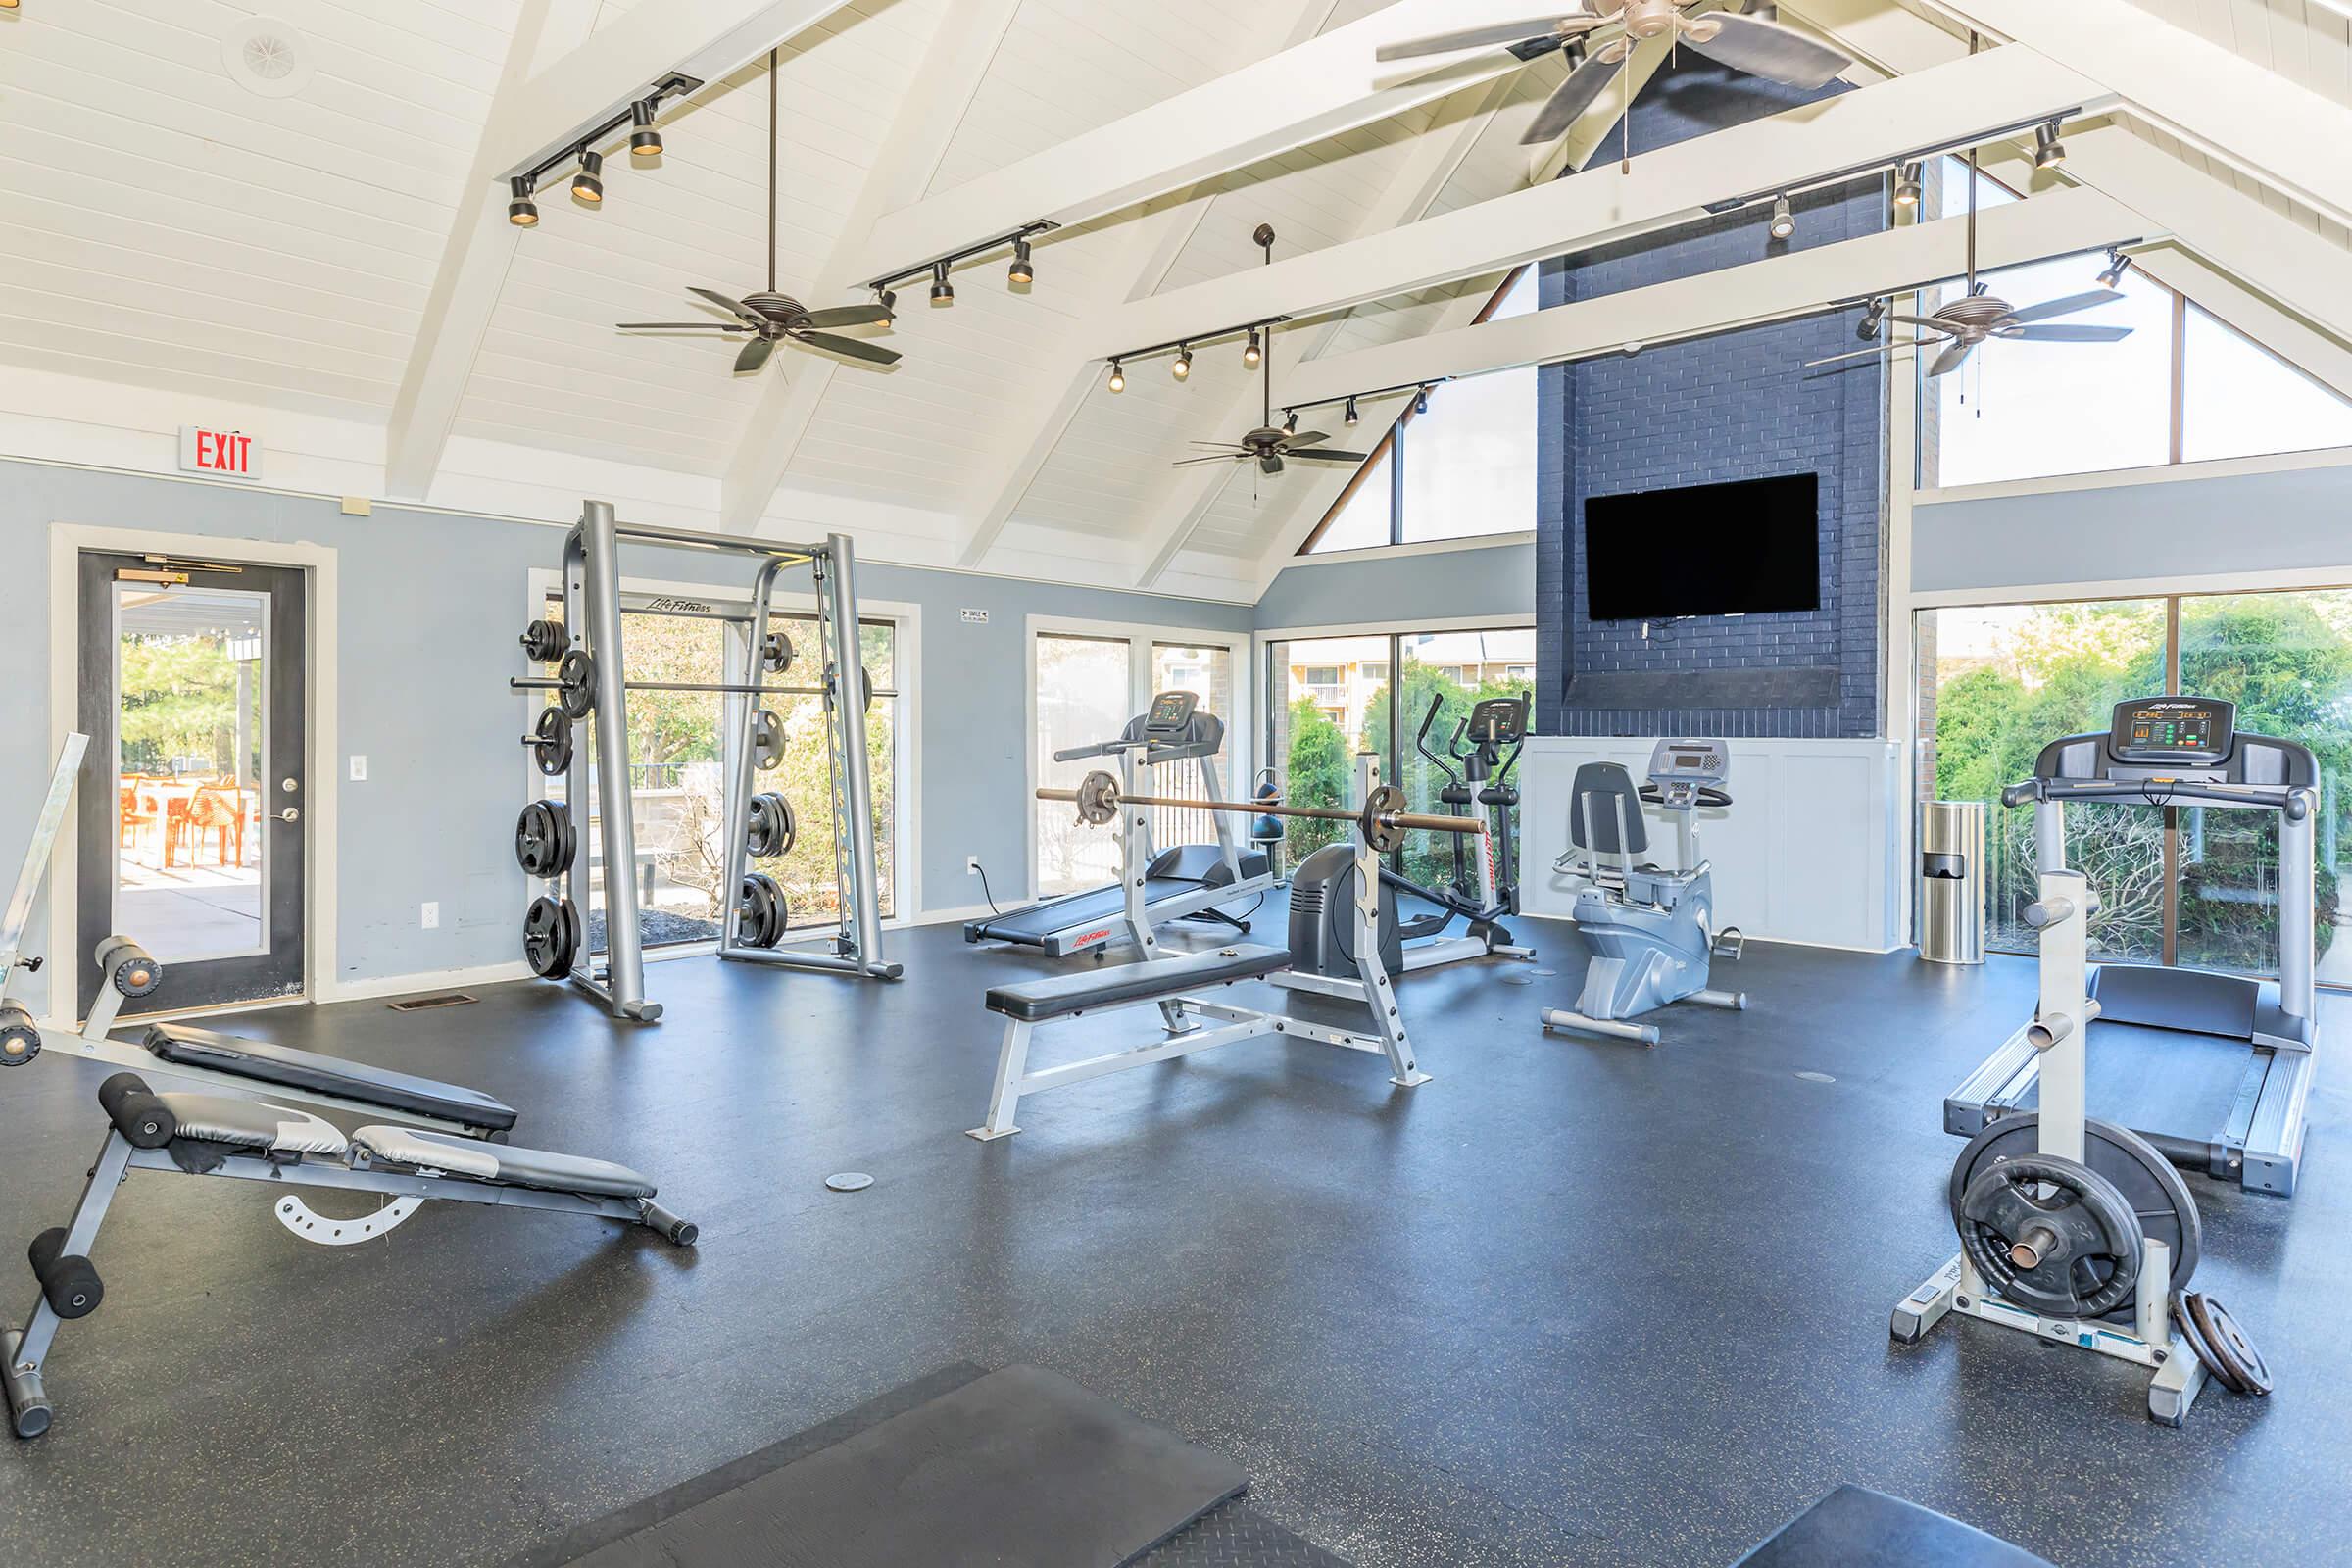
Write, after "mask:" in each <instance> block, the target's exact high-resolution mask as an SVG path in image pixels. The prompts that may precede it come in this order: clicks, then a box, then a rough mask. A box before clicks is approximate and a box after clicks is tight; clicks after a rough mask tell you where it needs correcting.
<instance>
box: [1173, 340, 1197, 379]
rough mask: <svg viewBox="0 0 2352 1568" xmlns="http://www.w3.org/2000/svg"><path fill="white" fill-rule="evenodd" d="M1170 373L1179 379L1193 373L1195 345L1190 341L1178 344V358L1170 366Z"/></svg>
mask: <svg viewBox="0 0 2352 1568" xmlns="http://www.w3.org/2000/svg"><path fill="white" fill-rule="evenodd" d="M1168 373H1169V374H1170V375H1172V376H1174V377H1175V378H1176V379H1177V380H1179V381H1181V380H1184V379H1185V378H1186V377H1188V376H1190V375H1191V374H1192V373H1193V346H1192V345H1191V344H1190V343H1179V344H1177V345H1176V360H1175V363H1174V364H1172V365H1170V366H1169V367H1168Z"/></svg>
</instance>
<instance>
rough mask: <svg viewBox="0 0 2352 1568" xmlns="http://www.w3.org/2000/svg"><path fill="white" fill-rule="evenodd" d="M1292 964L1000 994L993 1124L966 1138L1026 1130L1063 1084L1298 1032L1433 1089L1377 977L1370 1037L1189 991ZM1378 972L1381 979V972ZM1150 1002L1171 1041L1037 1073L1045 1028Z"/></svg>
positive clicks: (1132, 970)
mask: <svg viewBox="0 0 2352 1568" xmlns="http://www.w3.org/2000/svg"><path fill="white" fill-rule="evenodd" d="M1290 964H1291V955H1290V953H1289V951H1288V950H1287V949H1283V948H1269V947H1262V946H1255V945H1250V946H1237V947H1230V948H1219V949H1215V950H1213V951H1209V952H1203V953H1192V954H1186V955H1184V956H1180V957H1173V958H1152V959H1149V960H1147V961H1145V962H1143V963H1126V964H1120V965H1118V966H1117V967H1116V968H1107V969H1097V970H1094V971H1092V972H1090V973H1085V974H1070V975H1056V976H1054V978H1052V979H1048V980H1029V981H1023V982H1021V983H1018V984H1015V985H1005V986H995V987H992V988H991V989H990V990H989V993H988V997H987V1005H988V1010H989V1011H991V1012H995V1013H1001V1014H1003V1015H1004V1018H1005V1044H1004V1047H1003V1049H1002V1050H1000V1051H999V1052H998V1054H997V1076H996V1084H995V1087H994V1088H993V1089H992V1090H991V1092H990V1095H989V1101H988V1119H987V1120H986V1121H985V1122H983V1123H981V1124H980V1125H979V1126H977V1127H974V1128H970V1129H968V1131H967V1132H966V1134H965V1136H967V1137H970V1138H977V1139H979V1140H980V1141H981V1142H983V1143H986V1142H988V1141H990V1140H992V1139H997V1138H1007V1137H1010V1136H1011V1135H1012V1134H1014V1133H1017V1132H1019V1131H1020V1130H1021V1129H1020V1128H1019V1127H1018V1126H1016V1125H1014V1122H1013V1115H1014V1112H1015V1111H1016V1110H1017V1109H1018V1108H1019V1105H1020V1102H1021V1096H1023V1095H1027V1094H1035V1093H1037V1092H1038V1091H1039V1090H1041V1089H1055V1088H1059V1087H1060V1086H1061V1085H1063V1084H1075V1083H1084V1082H1085V1081H1086V1080H1087V1079H1089V1078H1100V1077H1102V1076H1103V1074H1104V1073H1112V1072H1125V1071H1127V1070H1128V1069H1129V1068H1132V1067H1146V1066H1150V1065H1151V1064H1152V1062H1155V1061H1167V1060H1169V1059H1171V1058H1173V1057H1176V1056H1189V1055H1192V1054H1195V1053H1196V1052H1201V1051H1207V1050H1209V1049H1211V1048H1213V1047H1216V1046H1226V1045H1231V1044H1232V1043H1233V1042H1235V1041H1237V1040H1254V1039H1256V1038H1258V1037H1259V1036H1261V1035H1295V1036H1298V1037H1299V1038H1300V1039H1305V1040H1312V1041H1316V1042H1319V1043H1320V1044H1323V1045H1330V1046H1342V1047H1345V1048H1347V1049H1348V1050H1350V1051H1371V1052H1378V1053H1380V1054H1383V1055H1386V1056H1387V1057H1388V1059H1389V1066H1390V1069H1391V1077H1390V1079H1389V1081H1390V1082H1391V1083H1393V1084H1396V1085H1397V1086H1399V1087H1401V1088H1406V1089H1410V1088H1412V1087H1413V1086H1415V1085H1417V1084H1425V1083H1427V1082H1429V1074H1427V1073H1425V1072H1422V1071H1421V1070H1420V1069H1419V1068H1418V1067H1417V1066H1416V1065H1415V1064H1414V1061H1413V1054H1412V1048H1411V1046H1410V1045H1409V1044H1408V1043H1407V1042H1406V1040H1405V1035H1404V1025H1403V1022H1402V1021H1401V1019H1400V1018H1399V1017H1398V1016H1397V1004H1396V999H1395V997H1394V996H1393V995H1392V994H1391V993H1390V991H1389V988H1388V977H1387V976H1386V975H1378V986H1377V989H1376V990H1375V991H1374V992H1373V993H1372V995H1371V998H1370V999H1369V1000H1368V1001H1367V1004H1366V1005H1367V1007H1368V1008H1369V1010H1370V1011H1371V1012H1372V1014H1373V1020H1374V1032H1373V1033H1371V1034H1359V1033H1356V1032H1353V1031H1351V1030H1347V1029H1337V1028H1333V1027H1332V1026H1330V1025H1328V1024H1319V1023H1313V1022H1310V1021H1308V1020H1306V1019H1303V1018H1293V1017H1288V1016H1285V1015H1283V1014H1280V1013H1268V1012H1259V1011H1257V1010H1255V1009H1253V1008H1250V1007H1234V1006H1228V1005H1224V1004H1221V1003H1214V1002H1203V1001H1201V999H1200V998H1198V997H1194V996H1189V995H1187V994H1186V993H1188V992H1192V991H1196V990H1204V989H1206V988H1208V987H1211V986H1230V985H1238V984H1240V983H1241V982H1242V981H1245V980H1258V979H1263V978H1264V977H1265V976H1267V975H1270V974H1273V973H1276V972H1277V971H1279V970H1283V969H1287V968H1289V967H1290ZM1374 973H1375V974H1377V969H1376V968H1375V970H1374ZM1147 1002H1149V1003H1152V1004H1155V1005H1157V1006H1158V1008H1159V1011H1160V1018H1161V1024H1162V1028H1163V1029H1164V1030H1165V1033H1166V1038H1164V1039H1161V1040H1156V1041H1152V1042H1151V1043H1149V1044H1146V1045H1141V1046H1137V1047H1134V1048H1133V1049H1131V1050H1127V1051H1114V1052H1111V1053H1110V1054H1106V1055H1101V1056H1090V1057H1088V1058H1087V1059H1086V1060H1084V1061H1073V1062H1068V1063H1066V1064H1064V1065H1062V1066H1058V1067H1042V1068H1039V1069H1038V1070H1036V1071H1034V1072H1032V1071H1030V1070H1029V1042H1030V1038H1031V1036H1032V1035H1033V1034H1034V1033H1035V1031H1036V1030H1037V1028H1038V1026H1039V1025H1041V1024H1045V1023H1051V1022H1053V1021H1054V1020H1055V1019H1058V1018H1076V1017H1081V1016H1083V1015H1084V1014H1086V1013H1089V1012H1103V1011H1108V1010H1110V1009H1111V1008H1114V1007H1132V1006H1137V1005H1141V1004H1144V1003H1147ZM1196 1017H1198V1018H1205V1019H1211V1020H1214V1021H1216V1022H1217V1023H1219V1024H1220V1025H1221V1027H1219V1028H1215V1029H1206V1030H1204V1029H1202V1028H1201V1025H1200V1024H1199V1023H1198V1022H1196V1021H1194V1020H1195V1018H1196Z"/></svg>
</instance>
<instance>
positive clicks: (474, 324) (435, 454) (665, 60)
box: [384, 0, 846, 499]
mask: <svg viewBox="0 0 2352 1568" xmlns="http://www.w3.org/2000/svg"><path fill="white" fill-rule="evenodd" d="M845 3H846V0H662V3H661V4H658V5H646V6H641V7H639V8H638V9H636V10H634V11H631V12H629V13H628V14H627V15H626V16H624V17H622V18H621V19H620V20H619V21H617V22H615V23H613V25H611V26H610V27H607V28H605V29H604V30H603V31H602V32H592V31H591V30H590V28H591V26H592V25H593V24H594V21H595V16H596V7H595V6H594V5H593V4H585V3H583V0H529V3H528V4H527V5H526V6H525V8H524V10H523V13H522V17H521V20H520V22H519V24H518V25H517V26H516V29H515V37H514V42H513V43H512V44H511V45H510V47H509V49H508V54H507V66H506V71H505V73H504V75H503V76H502V77H501V79H500V82H499V86H498V90H497V92H496V93H495V94H494V95H493V97H492V99H491V103H490V112H489V114H488V116H487V117H486V118H485V119H484V120H483V123H482V134H481V139H480V141H479V142H478V143H476V145H475V149H474V155H473V164H472V166H471V170H470V172H469V173H468V174H467V176H466V185H465V194H464V195H463V196H462V197H461V198H460V200H459V204H458V212H457V216H456V218H455V219H454V220H452V221H451V223H450V230H449V238H448V240H447V241H446V242H445V243H444V244H443V246H442V250H441V265H440V267H439V269H438V270H436V271H435V273H434V275H433V287H432V291H431V293H430V294H428V295H427V296H426V299H425V310H424V316H423V319H421V320H420V321H419V323H418V326H417V337H416V341H415V342H414V343H413V344H412V345H411V346H410V349H409V362H408V365H407V368H405V369H404V370H403V371H402V374H401V379H400V390H399V392H398V393H397V394H396V395H395V396H394V399H393V403H392V417H391V419H390V421H389V424H388V426H387V428H386V430H385V435H384V488H385V491H386V492H387V493H388V494H390V495H393V496H400V497H406V498H410V499H422V498H423V497H424V495H425V494H426V493H427V492H428V491H429V490H430V489H431V488H432V482H433V474H434V472H435V470H437V469H438V468H439V467H440V466H441V455H442V453H443V451H444V450H446V449H447V447H448V445H449V430H450V425H451V424H452V423H453V422H454V421H455V420H456V418H457V413H458V405H459V403H460V402H461V401H462V400H463V399H464V397H465V394H466V379H467V378H468V377H469V376H470V375H471V374H472V373H473V362H474V360H475V358H476V356H478V355H479V354H480V353H481V347H482V339H483V337H484V335H485V334H486V333H488V331H489V330H490V318H491V315H492V313H493V312H494V311H495V310H496V309H497V306H498V296H499V293H500V291H501V290H502V289H503V288H504V287H505V286H506V280H507V269H508V267H509V266H510V265H511V264H512V263H513V261H514V259H515V243H516V241H517V240H518V238H519V237H520V235H521V233H522V231H521V230H520V229H517V228H515V226H514V225H513V224H511V223H509V222H508V221H507V210H506V207H507V199H508V192H507V187H506V185H505V183H504V179H505V175H506V173H507V172H509V171H511V170H514V169H515V168H518V167H527V166H528V165H530V164H533V163H536V162H537V161H538V160H539V159H540V158H541V157H543V156H545V155H546V154H547V152H549V151H550V150H552V149H554V148H560V147H564V146H568V145H571V143H572V142H573V141H575V140H577V139H578V138H579V137H580V136H581V135H583V134H585V133H586V132H587V131H589V130H591V129H593V128H594V127H595V126H596V125H598V124H600V123H602V122H603V121H604V120H605V119H606V118H607V117H608V116H610V115H611V114H612V112H613V108H614V106H615V105H617V104H621V103H625V102H626V101H627V100H628V99H629V98H630V97H632V96H633V95H634V94H637V93H639V92H642V91H643V90H644V89H645V88H646V86H647V85H649V84H650V83H651V82H652V81H654V80H655V79H657V78H658V77H660V76H661V75H662V74H664V73H667V72H669V71H672V70H678V71H683V72H685V73H687V74H689V75H694V76H700V77H702V78H703V79H705V80H716V79H717V78H718V77H719V76H721V75H724V74H725V73H727V72H730V71H733V70H734V69H736V68H737V67H738V66H741V65H742V64H743V63H744V62H745V61H747V60H749V59H751V58H752V57H753V56H754V55H756V54H758V53H760V51H761V50H764V49H766V48H768V47H769V46H770V45H772V44H775V43H777V42H780V41H781V40H783V39H786V38H789V37H791V36H793V35H794V34H796V33H799V32H801V31H803V30H804V29H806V28H807V27H809V25H812V24H814V23H816V22H818V21H821V20H822V19H823V18H825V17H826V16H829V15H830V14H832V13H833V12H835V11H838V10H840V9H841V7H842V5H843V4H845Z"/></svg>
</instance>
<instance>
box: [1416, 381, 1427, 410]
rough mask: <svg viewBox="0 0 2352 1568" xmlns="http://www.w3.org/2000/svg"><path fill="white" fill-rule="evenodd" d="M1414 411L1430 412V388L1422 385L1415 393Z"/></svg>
mask: <svg viewBox="0 0 2352 1568" xmlns="http://www.w3.org/2000/svg"><path fill="white" fill-rule="evenodd" d="M1413 412H1414V413H1415V414H1427V413H1428V412H1429V388H1427V387H1422V388H1421V389H1420V390H1418V391H1416V392H1415V393H1414V394H1413Z"/></svg>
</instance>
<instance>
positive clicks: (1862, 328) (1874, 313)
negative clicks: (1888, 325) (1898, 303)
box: [1854, 299, 1887, 343]
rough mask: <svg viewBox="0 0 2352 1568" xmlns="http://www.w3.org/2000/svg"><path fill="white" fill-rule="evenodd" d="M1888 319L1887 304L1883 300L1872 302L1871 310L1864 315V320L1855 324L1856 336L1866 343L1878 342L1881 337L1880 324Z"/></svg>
mask: <svg viewBox="0 0 2352 1568" xmlns="http://www.w3.org/2000/svg"><path fill="white" fill-rule="evenodd" d="M1885 319H1887V302H1886V301H1885V300H1883V299H1877V300H1872V301H1871V302H1870V309H1869V310H1867V311H1865V312H1864V313H1863V314H1862V319H1861V320H1859V321H1857V322H1856V323H1855V324H1854V336H1856V337H1858V338H1860V339H1861V340H1862V341H1863V342H1865V343H1870V342H1874V341H1876V340H1877V338H1878V335H1879V323H1880V322H1882V321H1884V320H1885Z"/></svg>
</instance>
